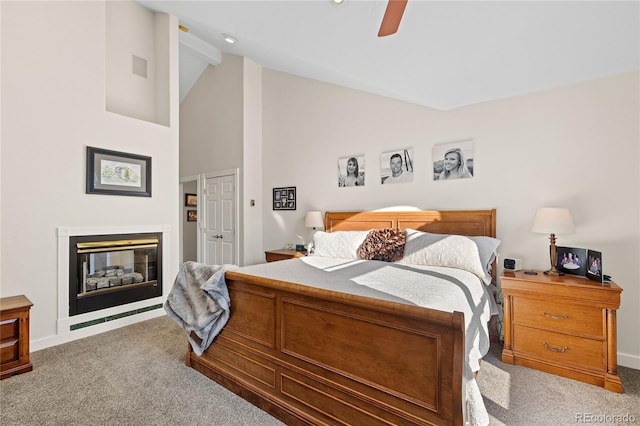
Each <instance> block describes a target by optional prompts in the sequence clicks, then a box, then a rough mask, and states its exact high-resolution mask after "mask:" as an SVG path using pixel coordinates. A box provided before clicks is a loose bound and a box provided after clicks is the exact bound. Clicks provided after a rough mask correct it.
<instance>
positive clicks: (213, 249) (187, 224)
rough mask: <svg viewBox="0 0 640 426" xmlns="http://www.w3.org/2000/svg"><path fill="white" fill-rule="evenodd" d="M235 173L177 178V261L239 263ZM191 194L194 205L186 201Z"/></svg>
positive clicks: (227, 171)
mask: <svg viewBox="0 0 640 426" xmlns="http://www.w3.org/2000/svg"><path fill="white" fill-rule="evenodd" d="M238 176H239V170H238V169H231V170H222V171H218V172H209V173H201V174H199V175H194V176H187V177H184V178H180V206H181V207H180V209H181V217H180V262H181V263H183V262H186V261H189V260H191V261H196V262H200V263H205V264H207V265H222V264H235V265H238V264H239V259H240V237H239V231H238V229H239V223H240V222H239V217H238V216H239V215H238V211H239V210H238V209H239V204H238V198H239V195H238V179H239V177H238ZM194 194H195V195H196V199H197V203H196V205H195V206H194V205H193V203H188V202H187V197H188V196H191V195H194ZM190 198H193V197H190ZM194 219H195V220H194Z"/></svg>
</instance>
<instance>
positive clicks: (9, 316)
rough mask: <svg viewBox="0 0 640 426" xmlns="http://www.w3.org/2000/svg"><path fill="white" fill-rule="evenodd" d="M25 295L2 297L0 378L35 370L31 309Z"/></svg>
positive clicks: (0, 311) (31, 304) (0, 304)
mask: <svg viewBox="0 0 640 426" xmlns="http://www.w3.org/2000/svg"><path fill="white" fill-rule="evenodd" d="M32 306H33V303H31V301H30V300H29V299H27V298H26V297H25V296H12V297H3V298H1V299H0V354H1V355H0V380H2V379H6V378H7V377H10V376H12V375H14V374H20V373H26V372H27V371H31V370H33V365H32V364H31V361H30V360H29V311H30V309H31V307H32Z"/></svg>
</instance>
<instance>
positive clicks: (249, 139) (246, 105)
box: [240, 58, 269, 265]
mask: <svg viewBox="0 0 640 426" xmlns="http://www.w3.org/2000/svg"><path fill="white" fill-rule="evenodd" d="M243 77H244V78H243V102H242V103H243V110H244V112H243V117H244V121H243V135H244V138H243V140H244V143H243V161H242V162H243V164H242V171H243V173H242V176H241V182H242V187H243V192H242V194H243V198H242V199H241V201H240V204H241V206H242V207H241V208H242V211H243V218H242V223H243V226H242V227H241V228H242V229H241V232H242V241H243V250H242V256H243V264H244V265H252V264H255V263H262V262H264V250H263V249H262V210H263V209H264V208H266V207H267V206H268V205H269V204H268V200H266V201H265V199H263V197H262V67H261V66H260V65H258V64H256V63H255V62H253V61H251V60H249V59H246V58H245V59H244V67H243ZM251 200H253V201H254V205H253V206H252V205H251Z"/></svg>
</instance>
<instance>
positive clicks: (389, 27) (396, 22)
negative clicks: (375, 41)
mask: <svg viewBox="0 0 640 426" xmlns="http://www.w3.org/2000/svg"><path fill="white" fill-rule="evenodd" d="M406 6H407V0H389V3H387V10H386V11H385V12H384V17H383V18H382V24H381V25H380V31H378V37H385V36H388V35H391V34H395V33H396V31H398V27H399V26H400V20H401V19H402V14H403V13H404V8H405V7H406Z"/></svg>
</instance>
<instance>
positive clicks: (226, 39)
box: [222, 33, 237, 44]
mask: <svg viewBox="0 0 640 426" xmlns="http://www.w3.org/2000/svg"><path fill="white" fill-rule="evenodd" d="M222 38H224V41H226V42H227V43H229V44H233V43H235V42H236V41H237V40H236V39H235V38H233V37H231V36H230V35H229V34H224V33H222Z"/></svg>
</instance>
